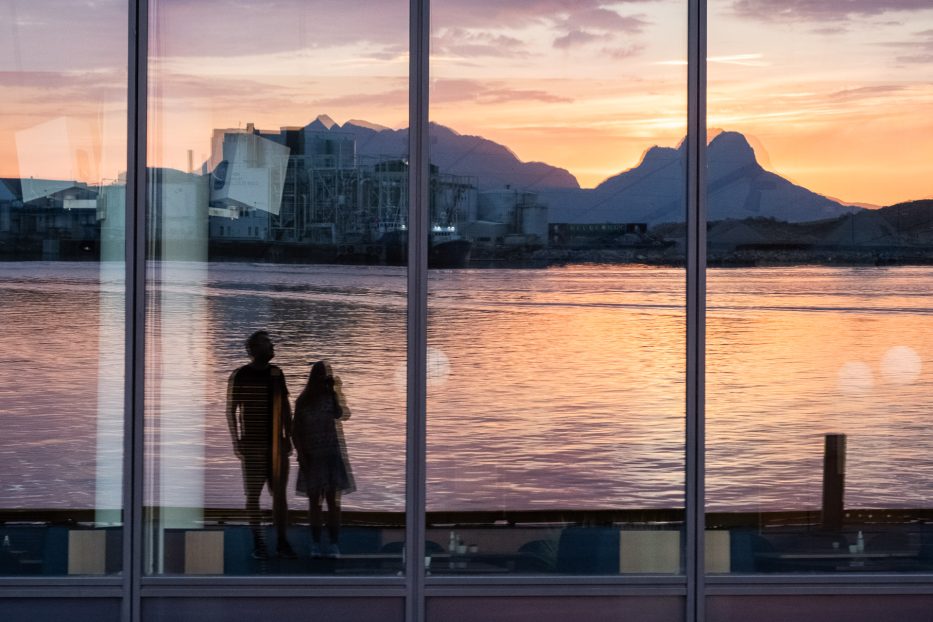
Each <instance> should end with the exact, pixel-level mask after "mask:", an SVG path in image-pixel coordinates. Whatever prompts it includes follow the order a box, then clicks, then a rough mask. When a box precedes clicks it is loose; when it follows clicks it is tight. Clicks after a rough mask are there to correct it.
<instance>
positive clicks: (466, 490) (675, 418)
mask: <svg viewBox="0 0 933 622" xmlns="http://www.w3.org/2000/svg"><path fill="white" fill-rule="evenodd" d="M150 278H151V283H152V285H151V286H150V292H149V294H150V295H149V300H150V304H149V308H148V311H147V317H148V339H147V387H146V394H147V426H146V443H147V449H148V455H147V461H146V464H147V472H146V482H147V502H148V503H159V504H163V505H169V506H188V505H191V506H197V505H201V504H204V505H207V506H211V507H226V506H240V505H241V504H242V501H243V498H242V492H241V484H240V472H239V464H238V462H237V461H236V459H235V458H234V456H233V454H232V451H231V445H230V440H229V435H228V433H227V430H226V422H225V417H224V402H225V393H226V381H227V377H228V375H229V373H230V371H231V370H233V369H234V368H236V367H237V366H239V365H241V364H243V363H245V362H246V358H245V353H244V351H243V345H242V342H243V339H244V338H245V337H246V335H248V334H249V333H250V332H252V331H253V330H256V329H259V328H265V329H267V330H269V331H270V332H271V333H272V334H273V336H274V337H275V339H276V342H277V357H276V362H277V363H278V365H280V366H281V367H282V368H283V369H284V370H285V372H286V375H287V379H288V384H289V387H290V388H291V390H292V393H293V395H297V393H298V392H299V391H300V389H301V387H302V386H303V383H304V379H305V374H306V373H307V371H308V366H307V362H308V361H314V360H317V359H319V358H328V359H329V360H330V361H331V362H332V363H333V366H334V369H335V371H336V372H337V373H338V374H339V375H340V376H341V378H342V379H343V382H344V389H345V393H346V397H347V401H348V403H349V405H350V407H351V409H352V411H353V414H352V417H351V419H350V420H349V421H348V422H347V423H346V425H345V433H346V436H347V442H348V446H349V453H350V459H351V462H352V465H353V469H354V472H355V475H356V479H357V485H358V491H357V492H356V493H354V494H352V495H350V496H348V497H346V499H345V506H346V507H347V508H360V509H373V510H402V509H403V507H404V444H405V421H404V419H405V417H404V413H405V330H406V328H405V320H406V306H405V305H406V297H405V286H406V282H405V272H404V270H401V269H394V268H367V267H337V266H277V265H248V264H211V265H209V266H197V265H194V264H165V265H161V266H154V267H153V268H152V270H151V274H150ZM709 288H710V297H709V306H710V309H709V316H708V330H707V342H708V343H707V356H708V358H707V420H708V421H707V442H708V451H707V476H708V477H707V487H708V503H709V507H710V509H713V510H727V509H729V510H739V509H741V510H754V509H769V510H772V509H801V508H815V507H818V506H819V503H820V485H821V472H820V469H821V462H822V443H823V435H824V434H825V433H827V432H844V433H846V434H848V435H849V453H848V469H847V494H846V502H847V504H848V505H849V506H852V507H856V506H857V507H933V431H931V430H930V425H929V424H930V420H931V408H930V396H931V395H933V360H931V359H933V330H931V329H933V269H931V268H926V267H924V268H915V267H899V268H826V267H796V268H774V269H749V270H728V271H720V270H711V271H710V273H709ZM430 289H431V297H430V303H429V304H430V328H429V343H430V348H429V398H428V407H429V424H428V434H429V436H428V444H429V482H428V494H429V507H431V508H434V509H501V508H509V509H521V508H593V507H611V508H638V507H682V505H683V493H682V488H683V481H684V478H683V466H682V465H683V456H684V452H683V429H684V363H683V361H684V341H685V331H684V312H683V297H684V275H683V271H682V270H678V269H664V268H644V267H637V266H577V267H567V268H559V269H548V270H461V271H438V272H432V273H431V281H430ZM123 325H124V323H123V315H122V284H121V282H120V269H119V267H118V266H115V267H113V268H111V267H107V266H103V267H101V266H99V265H97V264H71V263H36V262H34V263H6V264H0V330H2V333H3V343H4V346H5V349H4V351H3V352H2V353H0V361H2V363H3V365H2V366H0V430H2V431H3V437H2V438H3V440H2V441H0V472H2V473H3V474H4V477H3V479H2V481H0V507H7V508H9V507H94V506H95V505H96V506H100V507H116V506H118V505H119V464H120V455H121V454H120V448H121V443H122V437H121V434H122V425H121V416H122V415H121V409H122V395H121V393H120V391H121V388H122V376H123V371H122V370H123V367H122V339H123ZM293 476H294V472H293ZM293 506H294V507H296V508H297V507H301V506H302V500H300V499H295V500H294V502H293Z"/></svg>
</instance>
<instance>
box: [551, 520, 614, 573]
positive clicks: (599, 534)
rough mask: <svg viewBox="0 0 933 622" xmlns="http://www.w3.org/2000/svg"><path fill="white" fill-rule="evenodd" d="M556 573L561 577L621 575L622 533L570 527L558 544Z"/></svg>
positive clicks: (610, 530)
mask: <svg viewBox="0 0 933 622" xmlns="http://www.w3.org/2000/svg"><path fill="white" fill-rule="evenodd" d="M557 572H559V573H561V574H618V573H619V529H618V528H617V527H583V526H571V527H567V528H565V529H564V530H563V531H562V532H561V534H560V540H558V543H557Z"/></svg>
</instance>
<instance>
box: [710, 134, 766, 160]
mask: <svg viewBox="0 0 933 622" xmlns="http://www.w3.org/2000/svg"><path fill="white" fill-rule="evenodd" d="M708 153H709V156H708V157H709V160H710V161H711V162H712V161H713V160H714V159H715V160H717V161H718V162H720V163H721V164H724V165H726V166H728V167H730V168H738V167H740V166H747V165H749V164H756V163H757V160H756V159H755V150H754V149H752V146H751V145H750V144H749V142H748V139H747V138H745V136H744V135H743V134H740V133H739V132H727V131H722V132H720V133H719V134H717V135H716V137H715V138H713V140H711V141H710V143H709V152H708Z"/></svg>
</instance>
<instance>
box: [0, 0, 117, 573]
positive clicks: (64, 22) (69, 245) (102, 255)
mask: <svg viewBox="0 0 933 622" xmlns="http://www.w3.org/2000/svg"><path fill="white" fill-rule="evenodd" d="M126 22H127V15H126V3H125V2H113V1H104V2H98V3H95V4H94V5H93V6H83V5H81V6H78V5H74V4H72V3H66V2H56V1H37V2H30V3H23V2H15V1H5V2H0V23H2V26H0V33H2V35H0V89H2V91H3V97H2V98H0V327H2V328H0V332H2V335H3V349H2V352H0V472H2V473H3V478H2V482H0V575H15V576H21V575H105V574H115V573H118V572H120V564H121V552H120V551H121V531H122V530H121V526H122V522H123V513H122V505H123V504H122V487H123V442H124V439H123V386H124V378H123V371H124V363H123V357H124V351H123V348H124V302H125V279H124V243H123V241H124V231H123V228H124V222H125V219H124V209H125V204H126V201H125V183H126V182H125V175H126V173H125V171H126V94H127V91H126V83H127V75H126V58H127V51H126V41H127V37H126V32H125V30H126V28H125V27H126Z"/></svg>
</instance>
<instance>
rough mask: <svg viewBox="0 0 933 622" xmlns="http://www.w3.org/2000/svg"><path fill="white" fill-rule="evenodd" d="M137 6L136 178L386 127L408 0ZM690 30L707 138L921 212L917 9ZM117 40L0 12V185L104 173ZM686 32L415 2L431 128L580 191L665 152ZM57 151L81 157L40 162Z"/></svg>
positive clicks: (93, 15)
mask: <svg viewBox="0 0 933 622" xmlns="http://www.w3.org/2000/svg"><path fill="white" fill-rule="evenodd" d="M150 7H151V8H150V10H151V16H150V30H151V41H150V55H151V65H150V68H151V69H150V73H151V75H150V95H151V97H150V119H151V132H150V133H151V136H152V141H151V144H150V159H151V161H152V163H154V164H160V165H167V166H175V167H179V168H184V167H185V166H187V158H188V151H189V150H190V151H191V152H192V154H193V159H194V161H195V162H199V161H200V160H201V159H203V158H206V156H207V155H208V153H209V149H210V133H211V129H213V128H225V127H242V126H244V125H245V124H246V123H247V122H252V123H255V124H256V125H257V126H258V127H262V128H278V127H280V126H286V125H304V124H306V123H307V122H309V121H310V120H311V119H313V118H314V117H316V116H317V115H318V114H323V113H326V114H329V115H330V116H331V117H333V118H334V120H336V121H337V122H341V123H342V122H344V121H346V120H349V119H364V120H367V121H371V122H374V123H379V124H382V125H386V126H389V127H404V126H405V125H406V124H407V116H408V111H407V88H408V77H407V71H408V57H407V48H408V7H407V2H404V1H399V0H266V1H263V2H259V1H258V0H202V1H195V0H150ZM709 18H710V19H709V29H710V43H709V55H710V65H709V126H710V127H711V128H723V129H729V130H736V131H741V132H744V133H746V134H747V135H749V136H750V137H751V138H752V140H753V143H754V144H755V146H756V148H757V149H758V151H759V154H760V157H761V159H762V160H763V161H764V162H765V163H766V165H767V166H768V167H769V168H771V169H773V170H776V171H777V172H779V173H781V174H783V175H785V176H787V177H789V178H790V179H792V180H793V181H795V182H797V183H799V184H801V185H804V186H807V187H809V188H811V189H813V190H816V191H818V192H822V193H824V194H827V195H830V196H833V197H837V198H840V199H844V200H847V201H858V202H866V203H873V204H889V203H893V202H896V201H901V200H907V199H915V198H921V197H928V196H933V183H931V182H930V180H931V179H933V170H931V167H933V114H931V112H933V6H931V4H930V2H929V0H835V1H832V0H710V16H709ZM125 25H126V12H125V2H124V1H123V0H118V1H114V0H84V1H78V0H31V1H28V2H27V1H26V0H0V88H3V90H4V98H3V103H2V104H0V113H2V114H0V174H2V175H4V176H7V175H16V176H19V175H24V176H27V175H29V174H32V175H35V176H39V175H47V176H56V175H57V176H69V174H70V175H72V176H82V177H88V178H92V177H95V176H97V177H103V178H107V177H113V176H115V175H116V173H117V171H118V170H119V168H120V166H119V165H120V161H121V157H122V149H123V145H122V140H123V138H122V136H123V130H122V128H123V124H124V123H125V121H124V118H123V112H122V101H123V98H124V97H125V91H124V88H125V87H124V84H125V77H126V74H125V69H124V67H125V60H124V59H125V57H126V36H125ZM686 26H687V21H686V0H625V1H607V0H511V1H510V0H436V1H435V2H434V4H433V7H432V32H433V39H432V66H431V72H432V91H431V97H432V103H431V115H432V120H434V121H436V122H438V123H441V124H444V125H447V126H450V127H452V128H454V129H455V130H457V131H459V132H461V133H464V134H479V135H482V136H485V137H487V138H490V139H493V140H496V141H497V142H500V143H503V144H505V145H507V146H509V147H510V148H511V149H512V150H513V151H514V152H515V153H516V155H518V157H520V158H522V159H523V160H539V161H545V162H548V163H550V164H554V165H556V166H561V167H564V168H566V169H568V170H569V171H570V172H572V173H573V174H574V175H575V176H576V177H577V178H578V179H579V180H580V182H581V184H582V185H583V186H585V187H591V186H593V185H595V184H597V183H599V182H600V181H601V180H603V179H605V178H606V177H608V176H610V175H613V174H615V173H618V172H620V171H622V170H625V169H627V168H630V167H632V166H634V165H636V164H637V163H638V161H639V159H640V157H641V155H642V153H643V152H644V151H645V150H646V149H647V148H648V147H650V146H652V145H655V144H659V145H670V146H673V145H676V144H677V143H678V142H679V140H680V139H681V138H682V136H683V134H684V132H685V127H686V67H685V58H686ZM62 117H66V118H67V122H66V123H62V122H60V121H61V118H62ZM53 120H58V121H59V122H52V123H49V122H50V121H53ZM62 128H65V129H62ZM63 142H67V143H68V144H69V145H70V150H71V151H72V152H79V151H80V152H82V153H83V154H84V155H83V156H82V157H81V158H57V159H56V157H55V156H54V153H53V152H55V151H56V149H55V146H56V145H60V144H61V143H63ZM36 162H43V163H44V165H43V166H44V169H43V170H38V169H36V166H37V165H36V164H35V163H36ZM24 168H28V169H29V170H22V169H24Z"/></svg>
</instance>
